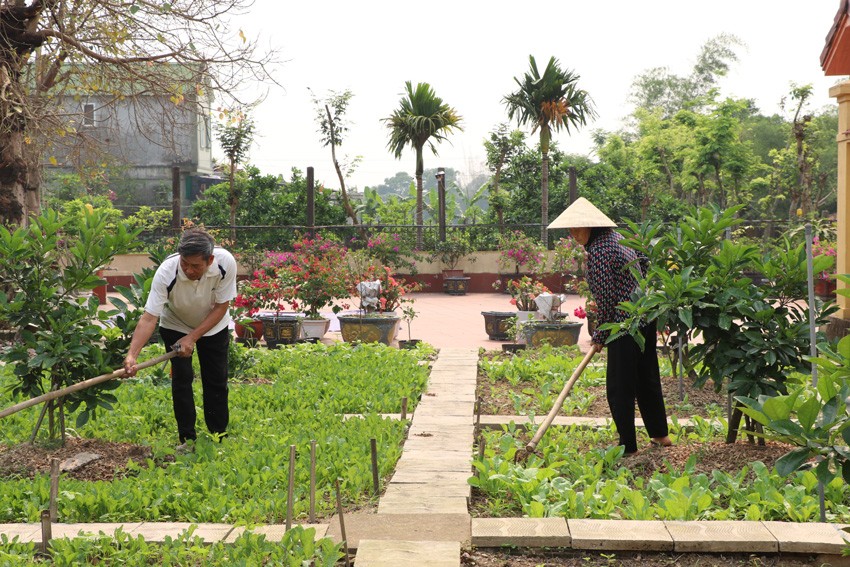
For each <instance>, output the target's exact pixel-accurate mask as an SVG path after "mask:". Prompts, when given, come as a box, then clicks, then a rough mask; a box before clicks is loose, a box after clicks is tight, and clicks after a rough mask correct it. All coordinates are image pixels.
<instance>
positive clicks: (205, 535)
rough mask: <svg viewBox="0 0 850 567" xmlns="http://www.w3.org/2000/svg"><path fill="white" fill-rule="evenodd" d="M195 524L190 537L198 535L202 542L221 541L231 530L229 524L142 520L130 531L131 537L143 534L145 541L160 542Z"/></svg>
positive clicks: (179, 533)
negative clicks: (142, 521) (195, 527)
mask: <svg viewBox="0 0 850 567" xmlns="http://www.w3.org/2000/svg"><path fill="white" fill-rule="evenodd" d="M193 525H195V526H197V529H195V531H194V532H192V537H200V538H201V539H202V540H204V542H207V543H212V542H216V541H221V540H223V539H225V538H226V537H227V535H228V534H229V533H230V532H231V530H233V526H231V525H230V524H192V523H189V522H156V523H154V522H144V523H142V524H141V525H140V526H139V527H138V528H136V529H135V530H133V531H132V532H130V535H132V536H133V537H136V536H139V535H141V536H144V538H145V539H146V540H147V541H153V542H162V541H165V538H166V537H171V538H172V539H173V538H176V537H178V536H180V535H182V534H183V533H184V532H185V531H187V530H188V529H189V528H190V527H191V526H193Z"/></svg>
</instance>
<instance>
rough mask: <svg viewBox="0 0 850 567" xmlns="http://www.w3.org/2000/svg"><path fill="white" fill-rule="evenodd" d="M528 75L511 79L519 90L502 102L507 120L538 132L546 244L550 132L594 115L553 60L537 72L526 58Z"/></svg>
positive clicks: (567, 73)
mask: <svg viewBox="0 0 850 567" xmlns="http://www.w3.org/2000/svg"><path fill="white" fill-rule="evenodd" d="M528 60H529V63H530V70H529V72H527V73H525V75H523V77H522V79H521V80H520V79H518V78H517V77H514V81H516V83H517V85H518V86H519V90H517V91H516V92H513V93H511V94H509V95H507V96H506V97H505V98H504V99H503V102H504V103H505V105H506V106H507V107H508V117H509V118H510V119H511V120H513V118H514V117H516V119H517V123H518V124H519V125H520V126H525V125H527V124H531V126H532V130H531V133H532V134H533V133H534V132H536V131H537V130H540V152H541V154H542V159H541V172H540V193H541V195H540V200H541V203H540V209H541V210H540V217H541V218H540V222H541V223H542V225H543V226H542V229H541V232H540V236H541V239H542V240H543V242H544V244H545V243H547V240H548V239H547V232H546V226H547V225H548V224H549V145H550V142H551V139H552V131H553V130H554V131H555V132H557V131H559V130H560V129H561V128H564V129H565V130H566V131H567V133H569V132H570V128H574V129H577V128H578V127H579V126H584V125H585V124H586V123H587V120H588V119H589V118H593V117H594V116H596V111H595V110H594V109H593V101H592V100H591V98H590V95H589V94H588V93H587V91H585V90H583V89H580V88H578V80H579V76H578V75H577V74H575V73H574V72H573V71H570V70H564V69H561V67H560V65H559V63H558V60H557V59H555V58H554V57H552V58H550V59H549V63H548V64H547V65H546V68H545V69H544V70H543V74H542V75H541V74H540V72H539V71H538V70H537V62H536V61H535V60H534V56H533V55H529V56H528Z"/></svg>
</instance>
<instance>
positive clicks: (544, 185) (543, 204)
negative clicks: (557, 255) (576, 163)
mask: <svg viewBox="0 0 850 567" xmlns="http://www.w3.org/2000/svg"><path fill="white" fill-rule="evenodd" d="M542 153H543V158H542V164H541V166H542V167H541V168H540V240H542V241H543V246H548V245H549V229H548V226H549V149H548V148H546V149H545V150H543V152H542Z"/></svg>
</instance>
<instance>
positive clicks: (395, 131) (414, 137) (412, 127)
mask: <svg viewBox="0 0 850 567" xmlns="http://www.w3.org/2000/svg"><path fill="white" fill-rule="evenodd" d="M405 87H406V89H407V93H406V94H405V95H403V96H402V98H401V100H400V101H399V107H398V108H397V109H396V110H395V111H394V112H393V113H392V115H391V116H390V117H389V118H384V119H383V121H384V122H386V123H387V128H389V130H390V141H389V142H388V143H387V147H388V148H389V149H390V151H392V152H393V155H395V157H396V159H398V158H401V152H402V151H403V150H404V147H405V146H407V145H410V147H412V148H413V149H414V151H415V152H416V174H415V176H416V225H417V228H416V246H417V248H420V249H421V248H422V208H423V206H422V172H423V170H424V169H425V166H424V162H423V160H422V150H423V148H424V147H425V144H426V143H427V144H428V146H429V147H430V148H431V151H432V152H434V155H437V148H436V147H435V146H434V142H442V141H443V140H445V139H446V136H447V135H448V134H450V133H451V132H452V130H454V129H455V128H457V129H458V130H463V128H461V127H460V122H461V117H460V115H459V114H458V113H457V111H456V110H455V109H454V108H452V107H450V106H449V105H447V104H446V103H444V102H443V99H441V98H440V97H438V96H437V95H436V94H435V93H434V89H432V88H431V85H429V84H428V83H419V84H417V85H416V89H414V88H413V85H412V84H411V82H410V81H407V82H406V83H405Z"/></svg>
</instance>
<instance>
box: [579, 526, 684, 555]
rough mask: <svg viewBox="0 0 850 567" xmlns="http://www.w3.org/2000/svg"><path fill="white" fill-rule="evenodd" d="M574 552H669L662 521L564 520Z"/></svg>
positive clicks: (668, 535) (670, 539) (671, 540)
mask: <svg viewBox="0 0 850 567" xmlns="http://www.w3.org/2000/svg"><path fill="white" fill-rule="evenodd" d="M567 527H569V529H570V537H572V546H573V547H574V548H575V549H599V550H605V551H627V550H628V551H672V550H673V549H674V544H673V538H671V537H670V533H669V532H668V531H667V528H666V527H665V525H664V522H659V521H654V520H647V521H632V520H567Z"/></svg>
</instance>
